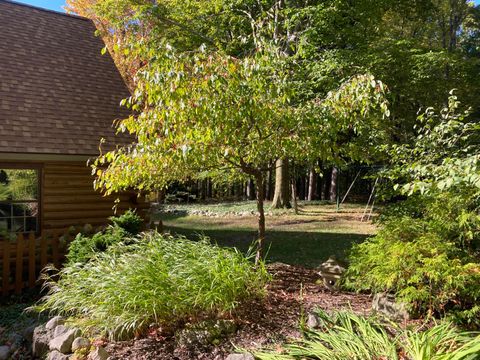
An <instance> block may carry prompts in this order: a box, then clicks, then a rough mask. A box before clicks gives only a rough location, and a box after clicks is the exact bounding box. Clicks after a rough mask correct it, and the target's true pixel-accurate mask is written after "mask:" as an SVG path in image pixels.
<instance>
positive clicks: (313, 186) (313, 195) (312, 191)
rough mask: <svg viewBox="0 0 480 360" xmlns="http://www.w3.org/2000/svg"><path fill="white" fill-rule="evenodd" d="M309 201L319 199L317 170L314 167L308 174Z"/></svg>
mask: <svg viewBox="0 0 480 360" xmlns="http://www.w3.org/2000/svg"><path fill="white" fill-rule="evenodd" d="M308 178H309V179H308V201H312V200H316V199H317V172H316V171H315V169H314V168H311V169H310V172H309V176H308Z"/></svg>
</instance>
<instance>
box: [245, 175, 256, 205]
mask: <svg viewBox="0 0 480 360" xmlns="http://www.w3.org/2000/svg"><path fill="white" fill-rule="evenodd" d="M247 199H248V200H255V184H254V183H253V179H249V180H248V184H247Z"/></svg>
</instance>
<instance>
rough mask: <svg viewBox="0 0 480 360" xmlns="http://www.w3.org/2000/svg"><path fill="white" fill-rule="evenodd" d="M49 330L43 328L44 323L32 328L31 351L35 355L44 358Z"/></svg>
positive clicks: (49, 334)
mask: <svg viewBox="0 0 480 360" xmlns="http://www.w3.org/2000/svg"><path fill="white" fill-rule="evenodd" d="M50 340H51V332H50V331H48V330H47V329H46V328H45V325H40V326H37V327H36V328H35V329H34V330H33V336H32V353H33V355H34V356H35V357H38V358H44V357H45V355H47V353H48V349H49V346H48V344H49V342H50Z"/></svg>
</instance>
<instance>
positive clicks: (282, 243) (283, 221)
mask: <svg viewBox="0 0 480 360" xmlns="http://www.w3.org/2000/svg"><path fill="white" fill-rule="evenodd" d="M300 206H301V208H300V212H299V214H298V215H296V214H295V213H294V211H293V210H291V209H289V210H278V211H277V210H275V211H273V212H270V213H269V215H268V216H267V219H266V225H267V247H269V253H268V259H267V260H268V261H270V262H275V261H279V262H283V263H287V264H292V265H303V266H307V267H317V266H318V265H320V264H321V263H322V262H323V261H325V260H327V259H328V257H329V256H331V255H335V256H337V257H339V258H344V257H345V254H346V252H347V251H348V250H349V249H350V248H351V246H352V244H353V243H357V242H361V241H363V240H365V238H366V237H368V236H369V235H372V234H374V233H375V230H376V228H375V226H374V225H373V224H372V223H371V222H361V221H360V218H361V217H362V213H363V206H362V205H356V204H345V205H342V207H341V209H340V211H339V212H337V211H336V206H335V205H333V204H328V203H324V202H312V203H306V202H304V203H303V202H301V203H300ZM167 208H168V209H169V210H176V212H168V213H159V214H158V215H157V216H158V217H159V218H161V219H162V221H163V223H164V226H165V228H166V230H168V231H170V232H171V233H174V234H182V235H185V236H187V237H189V238H194V237H196V236H199V234H200V235H206V236H208V237H210V238H211V239H212V240H214V241H216V242H217V243H218V244H219V245H221V246H232V247H236V248H238V249H239V250H241V251H246V250H247V249H248V248H249V246H250V244H251V243H252V242H253V241H255V239H256V231H257V219H256V216H255V215H253V214H250V215H247V216H238V215H233V214H232V212H245V211H254V209H255V202H253V201H245V202H234V203H218V204H190V205H187V204H180V205H168V206H167ZM267 209H268V204H267ZM192 210H194V211H208V212H210V213H216V214H217V216H197V215H189V213H190V212H191V211H192Z"/></svg>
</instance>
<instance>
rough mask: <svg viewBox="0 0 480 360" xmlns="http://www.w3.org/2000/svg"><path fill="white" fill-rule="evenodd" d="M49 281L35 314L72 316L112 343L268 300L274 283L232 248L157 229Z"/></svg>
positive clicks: (80, 323) (263, 268)
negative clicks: (266, 296) (268, 289)
mask: <svg viewBox="0 0 480 360" xmlns="http://www.w3.org/2000/svg"><path fill="white" fill-rule="evenodd" d="M130 241H132V240H130ZM45 277H46V283H45V286H46V287H47V288H48V294H47V295H46V296H45V297H44V298H43V299H42V300H41V301H40V302H39V304H37V306H36V307H35V309H36V310H37V311H42V312H49V313H54V314H59V315H64V316H68V317H70V318H71V319H72V321H73V322H74V323H75V324H76V325H78V326H80V327H82V328H83V329H84V330H86V331H90V332H95V333H99V334H102V335H104V336H107V337H109V338H112V339H125V338H129V337H131V336H133V335H138V334H141V333H142V332H143V331H144V330H146V329H147V328H148V326H149V325H151V324H158V325H171V324H174V323H176V322H178V321H183V320H187V319H188V320H189V321H191V320H192V319H193V320H194V319H195V318H200V317H205V316H212V315H217V314H219V313H220V314H222V313H226V312H230V311H232V310H234V309H235V308H236V307H237V306H238V305H239V304H240V303H241V302H243V301H247V300H249V299H253V298H258V297H261V296H263V295H264V292H265V285H266V282H267V281H268V278H269V277H268V274H267V272H266V270H265V267H264V266H263V264H261V263H260V264H257V265H256V266H255V267H254V266H253V264H252V262H251V261H250V259H249V257H248V256H247V257H245V256H244V255H242V254H241V253H239V252H237V251H236V250H234V249H225V248H220V247H218V246H216V245H212V244H210V242H209V240H208V239H206V238H204V239H202V240H200V241H198V242H193V241H189V240H188V239H186V238H183V237H173V236H170V235H161V234H158V233H155V232H152V233H145V234H143V236H142V237H140V238H138V239H135V240H134V241H133V243H129V244H126V243H121V244H115V245H112V246H111V247H109V248H108V250H107V251H106V252H102V253H98V254H96V255H95V256H94V257H93V258H92V259H91V260H90V262H89V263H88V266H84V265H82V264H75V263H73V264H69V265H68V266H66V267H65V268H64V269H62V270H61V271H60V272H59V274H58V275H55V276H54V277H49V276H45Z"/></svg>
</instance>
